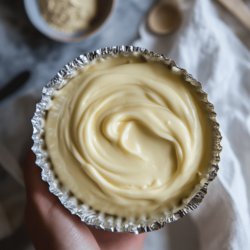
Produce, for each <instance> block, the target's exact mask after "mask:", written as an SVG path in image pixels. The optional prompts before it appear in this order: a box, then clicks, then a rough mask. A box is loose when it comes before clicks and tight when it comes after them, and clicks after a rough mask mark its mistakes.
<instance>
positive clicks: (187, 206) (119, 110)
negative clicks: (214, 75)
mask: <svg viewBox="0 0 250 250" xmlns="http://www.w3.org/2000/svg"><path fill="white" fill-rule="evenodd" d="M32 124H33V135H32V138H33V141H34V145H33V147H32V150H33V152H34V153H35V154H36V164H37V165H38V166H39V167H41V169H42V174H41V175H42V179H43V180H44V181H46V182H48V184H49V190H50V192H52V193H53V194H54V195H56V196H57V197H58V198H59V200H60V201H61V203H62V205H63V206H64V207H66V208H67V209H68V210H69V211H70V212H71V213H72V214H76V215H78V216H79V217H80V219H81V220H82V221H83V222H85V223H86V224H88V225H91V226H95V227H97V228H101V229H104V230H108V231H113V232H131V233H142V232H148V231H153V230H156V229H159V228H161V227H163V226H164V225H165V224H166V223H169V222H173V221H175V220H177V219H179V218H180V217H182V216H184V215H185V214H187V213H188V212H189V211H191V210H193V209H195V208H196V207H197V206H198V205H199V203H200V202H201V201H202V199H203V197H204V195H205V194H206V192H207V186H208V184H209V182H210V181H212V180H213V179H214V178H215V176H216V173H217V170H218V162H219V153H220V151H221V146H220V141H221V134H220V132H219V124H218V123H217V122H216V114H215V112H214V108H213V105H212V104H211V103H209V102H208V100H207V94H206V93H205V92H204V91H203V90H202V88H201V84H200V83H199V82H198V81H196V80H195V79H194V78H193V77H192V76H191V75H190V74H188V73H187V72H186V71H185V70H183V69H181V68H179V67H178V66H176V64H175V63H174V62H173V61H172V60H171V59H169V58H166V57H165V56H163V55H159V54H157V53H154V52H151V51H148V50H146V49H142V48H138V47H133V46H115V47H111V48H103V49H99V50H96V51H94V52H90V53H88V54H86V55H80V56H79V57H77V58H76V59H74V60H73V61H72V62H70V63H68V64H67V65H66V66H65V67H64V68H63V69H62V70H60V71H59V72H58V73H57V75H56V76H55V77H54V78H53V79H52V80H51V81H50V82H49V83H48V84H47V85H46V86H45V87H44V88H43V93H42V99H41V101H40V102H39V103H38V104H37V106H36V112H35V114H34V117H33V118H32Z"/></svg>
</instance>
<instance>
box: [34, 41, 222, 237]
mask: <svg viewBox="0 0 250 250" xmlns="http://www.w3.org/2000/svg"><path fill="white" fill-rule="evenodd" d="M117 55H140V56H143V57H144V58H145V59H149V60H156V61H161V62H163V63H165V64H166V65H167V66H168V67H169V68H170V69H171V70H172V71H173V72H175V73H176V74H180V75H182V76H183V77H184V79H185V81H186V82H187V83H189V84H191V85H192V86H194V87H195V89H196V91H197V93H198V94H199V96H200V98H201V101H202V102H203V103H204V105H205V107H206V109H207V111H208V116H209V119H210V121H211V124H212V125H213V128H212V129H213V131H212V136H213V145H212V146H213V150H212V152H213V155H212V159H211V162H210V167H209V170H208V172H207V174H206V175H205V176H204V177H203V178H202V180H201V182H200V183H199V184H198V185H197V186H196V188H195V189H194V190H193V193H192V194H191V195H190V196H189V198H188V199H185V200H183V204H182V205H181V207H180V209H178V211H175V212H172V213H169V212H168V213H164V212H163V213H162V214H159V215H157V216H155V217H154V218H149V219H148V218H144V217H141V218H139V219H135V218H126V219H124V218H119V217H118V218H117V217H116V216H112V215H106V214H103V213H100V212H96V211H95V210H93V209H92V208H90V207H89V206H88V205H87V204H83V203H82V202H80V201H78V200H77V199H76V198H75V197H72V195H71V194H70V192H69V190H66V189H65V187H63V186H62V185H61V184H60V183H59V180H58V179H57V178H56V177H55V175H54V173H53V170H52V168H51V163H50V162H49V160H48V153H47V152H46V150H45V149H44V145H45V141H44V118H45V114H46V112H47V110H48V109H49V107H50V103H51V97H52V96H53V94H54V93H55V91H56V90H59V89H61V88H62V87H63V86H64V85H65V84H67V82H68V80H69V79H71V78H73V77H74V75H75V74H76V73H77V72H78V71H80V70H81V69H82V68H84V67H85V66H86V65H88V64H90V63H91V62H94V61H95V60H96V59H98V58H105V57H106V56H108V57H110V56H117ZM31 122H32V125H33V134H32V139H33V142H34V143H33V146H32V151H33V152H34V153H35V155H36V165H37V166H39V167H40V168H41V178H42V180H43V181H45V182H47V183H48V185H49V191H50V192H51V193H53V194H54V195H55V196H57V197H58V199H59V200H60V202H61V203H62V205H63V206H64V207H65V208H67V209H68V210H69V211H70V212H71V214H75V215H77V216H78V217H80V219H81V221H83V222H84V223H86V224H88V225H90V226H94V227H96V228H100V229H104V230H106V231H112V232H130V233H135V234H138V233H143V232H150V231H154V230H158V229H160V228H162V227H163V226H164V225H166V224H167V223H171V222H174V221H176V220H178V219H179V218H181V217H183V216H185V215H186V214H188V213H189V212H190V211H192V210H194V209H195V208H197V206H198V205H199V204H200V203H201V201H202V200H203V198H204V196H205V195H206V193H207V187H208V185H209V183H210V182H211V181H212V180H213V179H214V178H215V177H216V175H217V171H218V169H219V167H218V163H219V161H220V152H221V150H222V147H221V144H220V143H221V139H222V136H221V133H220V131H219V123H218V122H217V121H216V113H215V111H214V106H213V104H211V103H210V102H209V101H208V100H207V94H206V93H205V92H204V91H203V90H202V88H201V83H200V82H198V81H197V80H195V79H194V78H193V77H192V75H190V74H188V73H187V71H186V70H184V69H182V68H180V67H178V66H177V65H176V63H175V62H174V61H173V60H172V59H170V58H168V57H166V56H164V55H161V54H158V53H155V52H152V51H149V50H147V49H144V48H140V47H134V46H124V45H122V46H113V47H105V48H102V49H97V50H95V51H93V52H89V53H86V54H82V55H80V56H78V57H77V58H75V59H74V60H73V61H71V62H69V63H68V64H66V65H65V66H64V67H63V68H62V69H61V70H59V72H58V73H57V74H56V75H55V76H54V77H53V78H52V79H51V80H50V81H49V82H48V83H47V84H46V85H45V87H44V88H43V90H42V98H41V101H40V102H38V103H37V105H36V110H35V113H34V116H33V118H32V120H31Z"/></svg>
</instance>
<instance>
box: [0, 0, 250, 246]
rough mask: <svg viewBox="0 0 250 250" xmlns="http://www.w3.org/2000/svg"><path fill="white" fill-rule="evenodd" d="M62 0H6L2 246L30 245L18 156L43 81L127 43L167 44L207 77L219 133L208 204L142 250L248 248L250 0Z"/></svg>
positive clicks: (0, 21)
mask: <svg viewBox="0 0 250 250" xmlns="http://www.w3.org/2000/svg"><path fill="white" fill-rule="evenodd" d="M60 2H61V4H60V3H59V1H55V0H50V1H49V0H44V1H33V0H30V1H29V0H27V1H21V0H19V1H16V0H13V1H9V0H0V117H1V118H0V249H1V250H8V249H20V250H24V249H25V250H26V249H27V250H28V249H33V247H32V244H31V242H30V239H29V236H28V235H27V233H26V231H25V228H24V225H23V210H24V204H25V189H24V185H23V180H22V173H21V170H20V165H21V162H22V161H23V159H24V157H25V154H26V153H27V152H28V150H29V148H30V147H31V145H32V142H31V133H32V128H31V123H30V119H31V117H32V114H33V112H34V110H35V103H36V102H38V100H39V98H40V96H41V89H42V87H43V86H44V84H46V83H47V82H48V81H49V80H50V79H51V78H52V77H53V76H54V75H55V74H56V72H57V71H58V70H59V69H60V68H62V66H63V65H65V64H66V63H67V62H69V61H70V60H72V59H74V58H75V57H77V56H78V55H80V54H83V53H86V52H89V51H93V50H95V49H98V48H102V47H106V46H114V45H122V44H123V45H136V46H141V47H145V48H147V49H150V50H153V51H155V52H159V53H164V54H165V55H167V56H169V57H171V58H172V59H174V60H175V61H176V62H177V64H179V65H180V66H181V67H183V68H186V69H187V70H188V71H189V72H190V73H191V74H193V75H194V76H195V77H196V78H197V79H198V80H199V81H201V82H202V83H203V87H204V88H205V90H206V91H207V92H208V94H209V100H210V101H212V102H213V103H214V104H215V108H216V111H217V113H218V120H219V122H220V125H221V129H222V134H223V148H224V149H223V153H222V157H221V158H222V159H221V164H220V167H221V170H220V171H219V178H217V180H216V181H215V182H214V183H213V184H212V185H211V188H210V190H209V193H208V195H207V197H206V199H205V201H204V202H203V204H202V205H201V206H200V208H199V209H197V211H195V212H193V213H192V214H191V215H188V216H186V217H185V218H183V219H182V220H180V221H178V222H176V223H173V224H171V225H168V226H167V227H166V228H164V229H162V230H159V231H157V232H154V233H150V234H148V235H147V238H146V244H145V249H159V250H161V249H192V250H195V249H211V250H213V249H250V239H249V237H250V235H249V232H250V226H249V225H250V223H249V220H250V217H249V213H250V209H249V200H250V192H249V190H250V188H249V186H248V185H249V183H250V169H249V162H250V157H249V152H250V80H249V79H250V52H249V48H250V11H249V6H250V1H243V0H230V1H229V0H225V1H223V0H218V1H217V0H204V1H201V0H176V1H175V0H159V1H156V0H144V1H138V0H126V1H122V0H114V1H101V0H100V1H86V2H85V3H84V4H85V5H84V6H83V10H85V11H83V12H82V13H83V16H81V13H80V14H79V11H77V10H76V8H78V7H79V6H78V5H77V4H79V1H70V0H63V1H60ZM93 2H96V6H95V8H94V7H93V6H92V5H91V4H93ZM74 6H75V9H74ZM91 6H92V7H91ZM79 9H80V10H81V8H80V7H79ZM53 15H55V16H53ZM77 15H78V16H77ZM74 16H77V17H78V18H76V19H74V18H73V17H74ZM55 20H57V21H55ZM58 20H59V21H60V22H59V21H58ZM79 20H83V22H82V26H79V25H78V26H77V25H75V24H76V23H77V22H78V21H79ZM67 25H68V26H67Z"/></svg>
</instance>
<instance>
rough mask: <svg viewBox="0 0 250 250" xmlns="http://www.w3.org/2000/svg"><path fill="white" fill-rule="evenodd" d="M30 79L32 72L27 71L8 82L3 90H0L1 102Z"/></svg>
mask: <svg viewBox="0 0 250 250" xmlns="http://www.w3.org/2000/svg"><path fill="white" fill-rule="evenodd" d="M29 77H30V71H28V70H25V71H22V72H21V73H19V74H18V75H16V76H15V77H14V78H12V79H11V80H10V81H9V82H7V83H6V84H5V85H4V86H3V87H2V88H0V101H2V100H3V99H5V98H7V97H9V96H10V95H12V94H13V93H14V92H16V91H17V90H19V89H20V88H21V87H22V86H23V85H24V84H25V83H26V82H27V81H28V79H29Z"/></svg>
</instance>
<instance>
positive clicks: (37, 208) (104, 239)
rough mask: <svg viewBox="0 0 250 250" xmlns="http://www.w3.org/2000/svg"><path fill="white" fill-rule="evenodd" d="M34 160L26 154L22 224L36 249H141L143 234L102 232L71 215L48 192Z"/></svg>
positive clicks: (31, 155) (32, 156)
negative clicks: (25, 196) (24, 209)
mask: <svg viewBox="0 0 250 250" xmlns="http://www.w3.org/2000/svg"><path fill="white" fill-rule="evenodd" d="M34 159H35V157H34V155H33V154H29V155H28V157H27V159H26V161H25V164H24V167H23V172H24V180H25V185H26V190H27V204H26V212H25V222H26V225H27V229H28V232H29V234H30V237H31V240H32V241H33V244H34V246H35V248H36V249H37V250H44V249H46V250H59V249H60V250H68V249H70V250H78V249H84V250H97V249H102V250H106V249H107V250H113V249H115V250H117V249H119V250H125V249H126V250H140V249H142V247H143V241H144V235H133V234H129V233H111V232H105V231H102V230H98V229H95V228H92V227H88V226H86V225H85V224H84V223H83V222H82V221H80V219H79V218H78V217H77V216H74V215H71V214H70V213H69V211H67V210H66V209H65V208H64V207H63V206H62V205H61V204H60V202H59V200H58V199H57V198H56V197H55V196H54V195H53V194H51V193H50V192H49V191H48V185H47V184H46V183H45V182H43V181H42V180H41V177H40V169H39V168H38V167H36V166H35V162H34Z"/></svg>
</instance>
